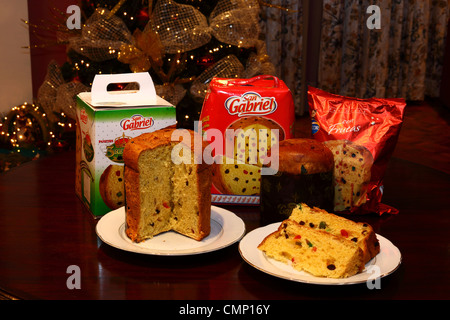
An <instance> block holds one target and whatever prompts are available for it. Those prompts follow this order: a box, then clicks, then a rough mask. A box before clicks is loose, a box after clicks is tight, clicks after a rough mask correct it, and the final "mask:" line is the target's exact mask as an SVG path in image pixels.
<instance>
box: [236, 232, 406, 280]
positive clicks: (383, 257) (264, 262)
mask: <svg viewBox="0 0 450 320" xmlns="http://www.w3.org/2000/svg"><path fill="white" fill-rule="evenodd" d="M279 225H280V223H273V224H270V225H267V226H265V227H261V228H258V229H255V230H253V231H251V232H249V233H248V234H246V235H245V237H244V238H242V240H241V242H240V243H239V252H240V254H241V256H242V258H243V259H244V260H245V261H246V262H247V263H248V264H250V265H251V266H253V267H254V268H256V269H259V270H261V271H263V272H265V273H268V274H270V275H272V276H275V277H279V278H283V279H287V280H291V281H297V282H303V283H310V284H323V285H342V284H356V283H364V282H367V281H368V280H370V281H372V280H375V279H377V278H381V277H385V276H387V275H388V274H391V273H392V272H394V271H395V270H396V269H397V268H398V267H399V265H400V263H401V260H402V256H401V254H400V251H399V250H398V248H397V247H396V246H394V245H393V244H392V242H390V241H389V240H388V239H386V238H384V237H382V236H380V235H378V234H377V238H378V241H379V242H380V253H379V254H378V255H377V256H375V257H374V258H373V259H372V260H370V261H369V262H367V264H366V266H365V269H364V271H363V272H361V273H358V274H356V275H354V276H351V277H348V278H344V279H332V278H322V277H316V276H313V275H311V274H309V273H308V272H304V271H298V270H295V269H294V268H293V267H291V266H290V265H288V264H285V263H282V262H279V261H276V260H274V259H272V258H269V257H267V256H266V255H265V254H264V252H262V251H261V250H259V249H258V248H257V247H258V245H259V244H260V243H261V241H262V240H263V239H264V238H265V237H266V236H267V235H269V234H270V233H272V232H274V231H276V230H277V229H278V227H279Z"/></svg>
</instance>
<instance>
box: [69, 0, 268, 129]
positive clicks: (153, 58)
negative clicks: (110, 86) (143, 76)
mask: <svg viewBox="0 0 450 320" xmlns="http://www.w3.org/2000/svg"><path fill="white" fill-rule="evenodd" d="M80 8H81V10H82V16H83V22H82V26H83V27H82V29H81V32H80V34H79V35H78V36H76V37H70V38H68V39H67V43H68V53H67V58H68V61H67V63H65V64H64V65H63V66H62V67H61V72H62V76H63V77H64V79H65V81H68V82H74V81H75V82H80V83H82V84H83V85H85V86H86V87H90V86H91V85H92V80H93V78H94V76H95V75H96V74H101V73H102V74H105V73H108V74H111V73H127V72H149V73H150V75H151V76H152V79H153V81H154V83H155V85H156V89H157V93H158V95H160V96H161V97H163V98H165V99H166V100H168V101H170V102H171V103H173V104H174V105H176V106H177V120H178V123H179V124H180V126H183V127H191V126H192V125H193V121H195V120H197V119H198V116H199V114H200V111H201V106H202V102H203V98H204V95H205V93H206V89H207V85H208V83H209V81H210V80H211V78H212V77H213V76H220V77H228V78H231V77H241V78H249V77H252V76H255V75H258V74H273V70H274V68H273V66H272V64H271V63H270V61H269V57H268V56H267V54H266V50H265V46H264V42H263V41H262V40H260V39H259V33H260V32H259V11H260V7H259V3H258V1H257V0H220V1H217V0H208V1H206V0H203V1H202V0H177V1H173V0H158V1H151V0H150V1H142V0H127V1H123V0H119V1H105V0H100V1H94V0H83V1H82V2H81V4H80ZM119 89H121V88H119Z"/></svg>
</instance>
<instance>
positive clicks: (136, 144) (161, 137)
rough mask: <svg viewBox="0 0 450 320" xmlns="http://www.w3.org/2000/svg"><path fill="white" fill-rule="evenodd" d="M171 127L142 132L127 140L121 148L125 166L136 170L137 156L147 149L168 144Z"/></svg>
mask: <svg viewBox="0 0 450 320" xmlns="http://www.w3.org/2000/svg"><path fill="white" fill-rule="evenodd" d="M173 131H174V129H173V128H165V129H161V130H158V131H155V132H147V133H143V134H141V135H140V136H137V137H135V138H132V139H131V140H130V141H128V142H127V144H126V145H125V148H124V150H123V160H124V163H125V165H126V166H128V167H130V168H133V169H134V170H135V171H138V170H139V169H138V162H139V156H140V155H141V153H142V152H143V151H145V150H148V149H155V148H156V147H159V146H162V145H166V144H170V143H171V142H172V141H171V137H172V132H173Z"/></svg>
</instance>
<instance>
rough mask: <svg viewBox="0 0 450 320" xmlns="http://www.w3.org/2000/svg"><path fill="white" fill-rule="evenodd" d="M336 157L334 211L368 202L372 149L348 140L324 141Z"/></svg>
mask: <svg viewBox="0 0 450 320" xmlns="http://www.w3.org/2000/svg"><path fill="white" fill-rule="evenodd" d="M324 143H325V145H326V146H327V147H328V148H329V149H330V150H331V152H332V153H333V157H334V182H333V183H334V188H335V191H334V192H335V193H334V211H345V210H349V209H351V208H353V207H359V206H361V205H363V204H364V203H366V198H367V188H368V184H369V182H370V178H371V170H372V165H373V157H372V154H371V153H370V151H369V150H368V149H367V148H366V147H364V146H362V145H358V144H356V143H354V142H351V141H348V140H329V141H326V142H324Z"/></svg>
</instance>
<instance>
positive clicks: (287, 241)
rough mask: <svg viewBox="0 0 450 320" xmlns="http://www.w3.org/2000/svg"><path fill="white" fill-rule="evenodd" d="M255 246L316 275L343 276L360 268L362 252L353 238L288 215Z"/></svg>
mask: <svg viewBox="0 0 450 320" xmlns="http://www.w3.org/2000/svg"><path fill="white" fill-rule="evenodd" d="M258 249H259V250H262V251H263V252H264V253H265V254H266V256H268V257H270V258H273V259H275V260H278V261H281V262H284V263H287V264H290V265H292V267H293V268H295V269H297V270H299V271H306V272H309V273H311V274H312V275H314V276H317V277H328V278H346V277H350V276H352V275H355V274H357V273H358V272H361V271H362V270H363V269H364V258H363V252H362V250H361V248H360V247H359V246H358V245H357V244H356V243H355V242H352V241H348V240H346V239H343V238H342V237H336V236H334V235H332V234H330V233H328V232H325V231H322V230H318V229H312V228H309V227H306V226H302V225H300V224H299V223H297V222H295V221H294V220H291V219H286V220H284V221H283V222H281V224H280V226H279V228H278V230H277V231H275V232H273V233H271V234H270V235H268V236H267V237H266V238H264V239H263V241H262V242H261V243H260V244H259V246H258Z"/></svg>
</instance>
